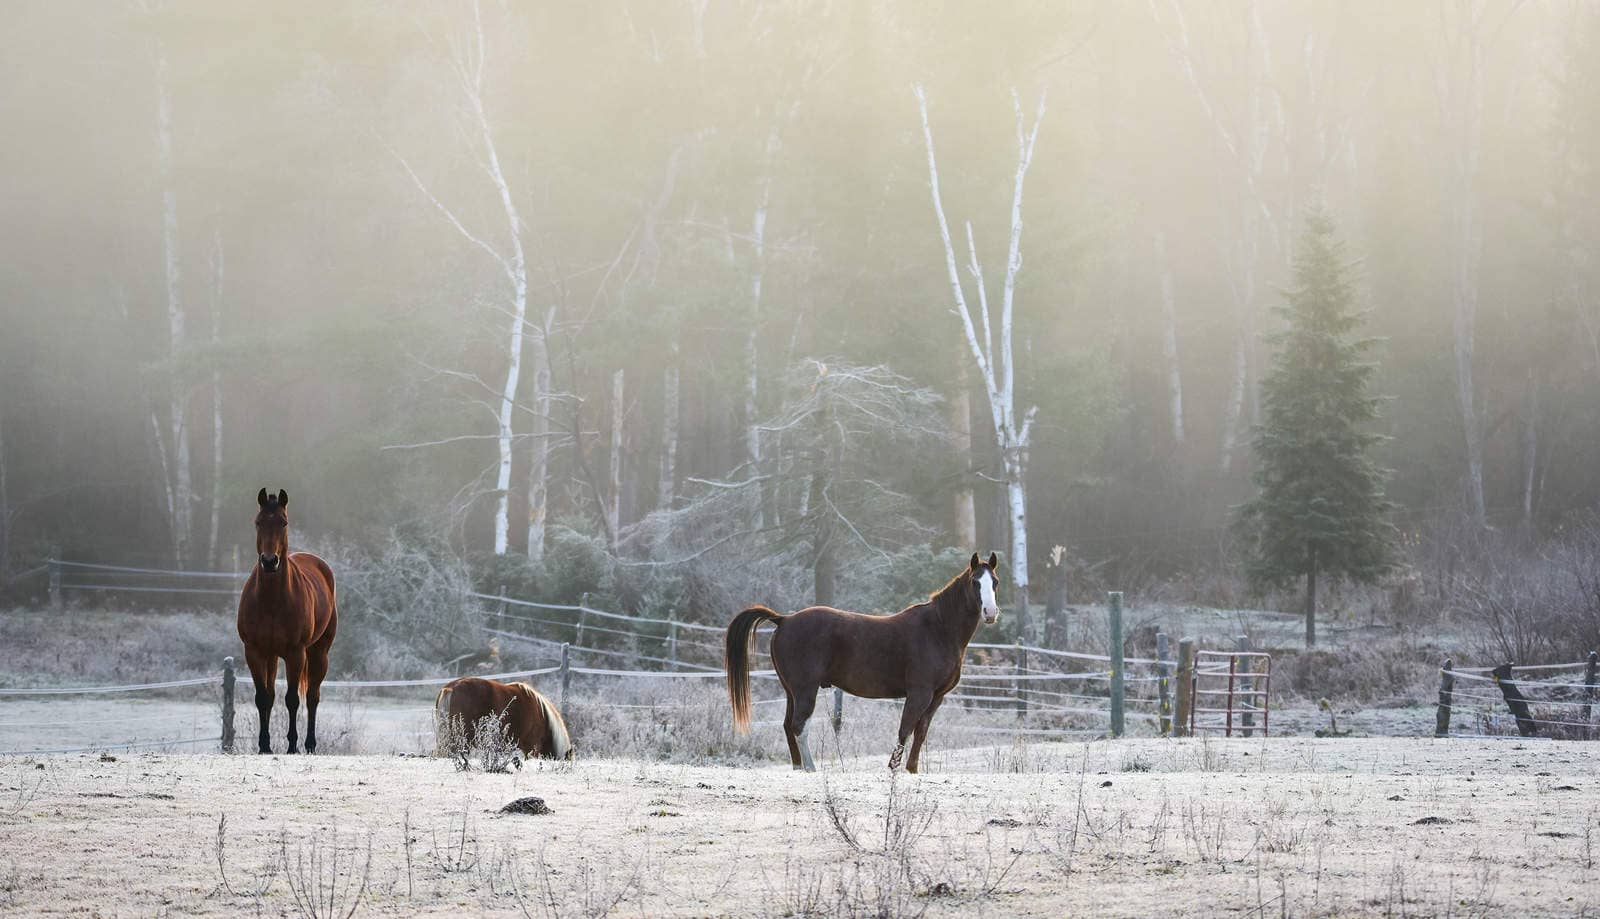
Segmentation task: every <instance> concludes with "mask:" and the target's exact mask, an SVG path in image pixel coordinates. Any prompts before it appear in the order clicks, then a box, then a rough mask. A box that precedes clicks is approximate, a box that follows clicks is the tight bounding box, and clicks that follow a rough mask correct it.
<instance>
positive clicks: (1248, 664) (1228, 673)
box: [1189, 651, 1272, 737]
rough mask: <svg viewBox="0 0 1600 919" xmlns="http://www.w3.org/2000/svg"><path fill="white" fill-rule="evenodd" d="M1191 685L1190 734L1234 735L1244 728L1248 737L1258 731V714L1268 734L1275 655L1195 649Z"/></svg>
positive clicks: (1263, 734)
mask: <svg viewBox="0 0 1600 919" xmlns="http://www.w3.org/2000/svg"><path fill="white" fill-rule="evenodd" d="M1257 681H1259V682H1257ZM1192 685H1193V692H1194V694H1193V696H1191V700H1192V701H1191V703H1190V705H1189V734H1190V735H1191V736H1192V735H1193V734H1194V733H1195V732H1196V731H1221V732H1223V734H1224V736H1227V737H1232V736H1233V732H1234V731H1241V732H1243V733H1244V736H1246V737H1249V736H1250V734H1251V733H1252V732H1253V731H1255V730H1257V728H1256V726H1255V724H1254V721H1255V717H1254V716H1256V715H1260V716H1261V725H1260V731H1261V736H1263V737H1265V736H1267V728H1268V716H1269V715H1270V714H1271V708H1272V706H1271V704H1270V703H1269V702H1268V699H1269V698H1270V696H1268V692H1269V690H1270V689H1271V688H1272V655H1270V654H1267V653H1266V652H1264V651H1196V652H1195V654H1194V682H1193V684H1192ZM1218 706H1220V707H1218Z"/></svg>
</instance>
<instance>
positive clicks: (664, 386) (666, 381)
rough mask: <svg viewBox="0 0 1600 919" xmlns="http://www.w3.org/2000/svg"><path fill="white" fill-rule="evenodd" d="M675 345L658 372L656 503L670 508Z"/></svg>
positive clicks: (674, 484)
mask: <svg viewBox="0 0 1600 919" xmlns="http://www.w3.org/2000/svg"><path fill="white" fill-rule="evenodd" d="M680 390H681V383H680V380H679V376H678V346H677V343H676V342H674V343H673V345H672V353H671V354H670V355H669V356H668V358H667V369H666V370H665V371H664V372H663V373H662V375H661V470H660V475H659V477H658V478H657V480H656V507H657V508H658V509H660V510H663V511H670V510H672V504H673V501H674V500H675V499H676V498H677V490H678V411H679V410H678V400H679V398H680Z"/></svg>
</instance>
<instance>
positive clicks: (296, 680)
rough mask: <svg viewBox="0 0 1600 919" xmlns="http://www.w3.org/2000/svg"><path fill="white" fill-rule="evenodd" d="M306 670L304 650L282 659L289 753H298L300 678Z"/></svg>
mask: <svg viewBox="0 0 1600 919" xmlns="http://www.w3.org/2000/svg"><path fill="white" fill-rule="evenodd" d="M305 672H306V652H305V651H304V650H302V651H300V653H298V654H291V655H289V656H288V657H286V658H284V659H283V678H284V682H286V683H287V684H288V687H287V689H286V690H285V691H284V694H283V704H284V705H286V706H288V709H289V749H288V751H287V752H289V753H299V752H300V750H299V749H298V747H299V743H300V733H299V731H298V730H297V729H296V724H295V722H297V721H298V720H299V715H300V680H301V679H302V678H303V677H304V676H305Z"/></svg>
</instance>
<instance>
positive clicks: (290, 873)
mask: <svg viewBox="0 0 1600 919" xmlns="http://www.w3.org/2000/svg"><path fill="white" fill-rule="evenodd" d="M279 852H280V854H281V856H282V859H283V876H284V880H285V881H286V882H287V883H288V885H289V893H290V894H291V895H292V896H293V897H294V906H295V911H296V912H298V913H299V914H300V915H302V916H306V917H309V919H330V917H332V919H350V917H351V916H353V915H355V912H356V910H357V909H360V908H361V901H362V899H363V898H364V897H365V896H366V894H367V883H368V881H369V880H370V879H371V876H372V837H371V836H370V835H369V836H368V837H367V840H366V844H365V846H363V845H362V844H361V843H359V842H357V841H355V840H354V839H352V840H350V841H348V842H346V841H344V840H343V839H341V837H340V835H339V833H338V832H337V831H324V830H318V831H317V832H316V833H314V834H313V835H312V836H311V838H310V839H309V840H302V841H300V842H297V843H296V844H295V847H294V854H293V857H291V856H290V852H289V842H288V837H287V835H285V836H283V837H281V838H280V840H279Z"/></svg>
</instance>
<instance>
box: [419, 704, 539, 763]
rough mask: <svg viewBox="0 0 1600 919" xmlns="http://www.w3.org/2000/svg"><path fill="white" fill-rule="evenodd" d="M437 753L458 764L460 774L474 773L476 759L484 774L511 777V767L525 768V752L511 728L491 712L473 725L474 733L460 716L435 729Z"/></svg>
mask: <svg viewBox="0 0 1600 919" xmlns="http://www.w3.org/2000/svg"><path fill="white" fill-rule="evenodd" d="M434 731H435V737H436V745H437V746H436V749H435V753H436V755H438V756H447V757H449V758H450V759H452V760H453V761H454V762H455V766H456V771H457V772H470V771H471V770H472V766H473V757H474V755H476V757H477V761H478V762H477V765H478V768H479V769H480V770H482V771H483V772H489V773H507V772H510V771H511V767H513V766H515V767H516V768H518V769H521V768H522V750H521V748H519V747H518V746H517V742H516V739H515V738H514V737H512V736H511V727H510V725H508V724H506V722H505V720H504V719H502V718H501V716H500V715H499V714H496V713H494V712H490V713H489V714H487V715H484V716H483V717H481V718H479V719H478V720H477V721H474V722H473V723H472V730H471V731H470V732H469V731H468V730H467V726H466V724H465V723H464V722H463V721H462V719H461V717H460V716H459V715H452V716H450V717H449V718H448V719H445V720H442V721H439V722H437V723H436V724H435V725H434Z"/></svg>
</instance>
